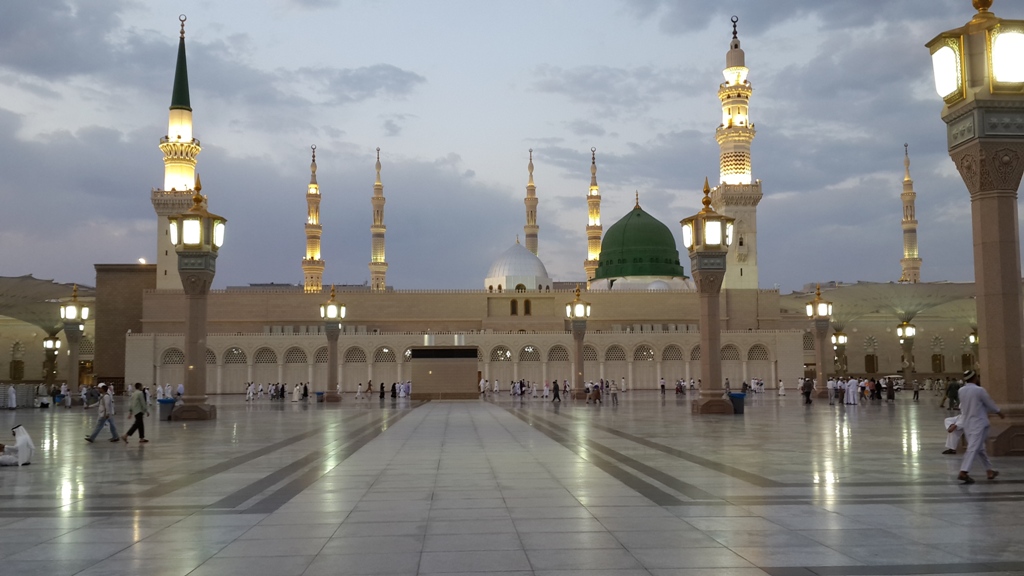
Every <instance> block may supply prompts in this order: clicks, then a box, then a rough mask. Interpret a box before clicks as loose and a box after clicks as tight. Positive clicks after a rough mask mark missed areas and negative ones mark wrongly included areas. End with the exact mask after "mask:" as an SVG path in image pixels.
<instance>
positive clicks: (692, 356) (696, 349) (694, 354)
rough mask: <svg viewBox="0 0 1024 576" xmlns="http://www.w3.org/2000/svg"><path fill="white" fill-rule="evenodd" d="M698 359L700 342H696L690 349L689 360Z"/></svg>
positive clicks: (694, 360)
mask: <svg viewBox="0 0 1024 576" xmlns="http://www.w3.org/2000/svg"><path fill="white" fill-rule="evenodd" d="M697 360H700V344H697V345H696V346H694V347H693V349H692V350H690V362H696V361H697Z"/></svg>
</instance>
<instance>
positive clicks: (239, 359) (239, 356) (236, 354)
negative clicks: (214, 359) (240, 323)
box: [224, 347, 249, 364]
mask: <svg viewBox="0 0 1024 576" xmlns="http://www.w3.org/2000/svg"><path fill="white" fill-rule="evenodd" d="M248 361H249V359H248V358H247V357H246V356H245V352H244V351H243V350H242V349H241V348H237V347H236V348H228V351H227V352H225V353H224V363H225V364H247V363H248Z"/></svg>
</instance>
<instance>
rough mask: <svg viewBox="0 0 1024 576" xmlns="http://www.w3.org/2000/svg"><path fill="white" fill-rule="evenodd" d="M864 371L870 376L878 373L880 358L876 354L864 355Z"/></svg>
mask: <svg viewBox="0 0 1024 576" xmlns="http://www.w3.org/2000/svg"><path fill="white" fill-rule="evenodd" d="M864 371H865V372H867V373H868V374H876V373H878V356H877V355H875V354H865V355H864Z"/></svg>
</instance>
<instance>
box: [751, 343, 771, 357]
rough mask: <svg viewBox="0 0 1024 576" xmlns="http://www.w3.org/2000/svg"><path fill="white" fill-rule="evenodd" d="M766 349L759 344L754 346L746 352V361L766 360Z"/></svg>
mask: <svg viewBox="0 0 1024 576" xmlns="http://www.w3.org/2000/svg"><path fill="white" fill-rule="evenodd" d="M767 359H768V349H767V348H765V347H764V346H763V345H761V344H754V345H753V346H751V347H750V350H747V360H767Z"/></svg>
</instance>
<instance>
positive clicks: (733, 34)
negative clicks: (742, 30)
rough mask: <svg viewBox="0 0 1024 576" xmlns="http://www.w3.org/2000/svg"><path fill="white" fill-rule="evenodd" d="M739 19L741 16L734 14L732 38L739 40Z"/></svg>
mask: <svg viewBox="0 0 1024 576" xmlns="http://www.w3.org/2000/svg"><path fill="white" fill-rule="evenodd" d="M739 21H740V18H739V16H733V17H732V39H733V40H739V37H737V36H736V23H737V22H739Z"/></svg>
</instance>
